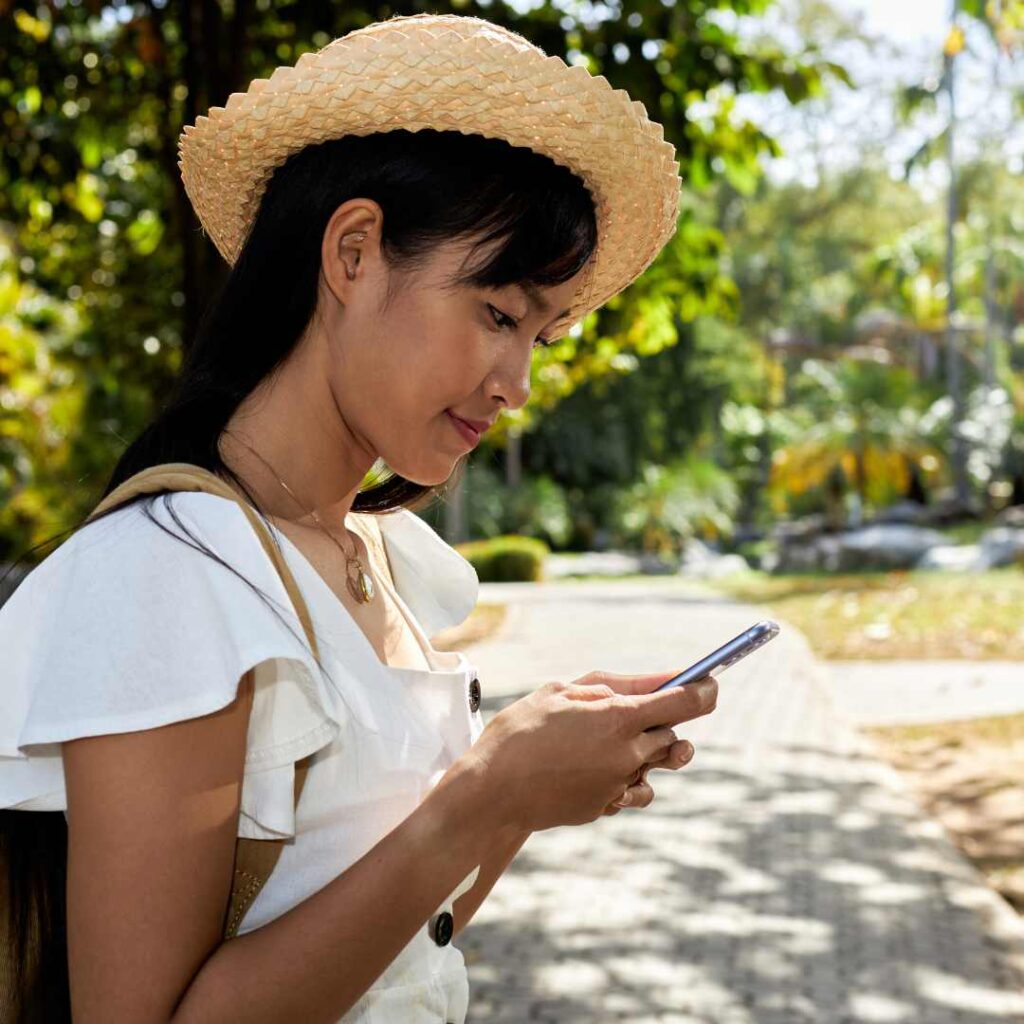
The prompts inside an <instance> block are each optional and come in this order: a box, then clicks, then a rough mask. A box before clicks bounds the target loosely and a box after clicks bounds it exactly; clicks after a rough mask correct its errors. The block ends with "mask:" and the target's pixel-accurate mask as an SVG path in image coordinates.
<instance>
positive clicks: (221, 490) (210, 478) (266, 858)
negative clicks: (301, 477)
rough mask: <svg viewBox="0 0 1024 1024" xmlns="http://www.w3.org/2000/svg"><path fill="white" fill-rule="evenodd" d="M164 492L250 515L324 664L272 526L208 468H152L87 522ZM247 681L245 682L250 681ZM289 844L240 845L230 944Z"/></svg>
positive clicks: (228, 923) (302, 767) (298, 783)
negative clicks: (206, 497) (210, 500)
mask: <svg viewBox="0 0 1024 1024" xmlns="http://www.w3.org/2000/svg"><path fill="white" fill-rule="evenodd" d="M162 491H205V492H206V493H207V494H216V495H219V496H220V497H222V498H229V499H231V500H232V501H234V502H236V503H237V504H238V505H239V506H240V507H241V509H242V511H243V512H244V513H245V517H246V519H248V520H249V524H250V525H251V526H252V528H253V529H254V530H255V531H256V535H257V536H258V537H259V539H260V543H261V544H262V545H263V550H264V551H266V553H267V555H268V556H269V558H270V560H271V562H273V564H274V568H275V569H276V570H277V572H278V574H279V575H280V577H281V581H282V583H284V588H285V590H286V591H287V592H288V597H289V598H290V599H291V602H292V604H293V605H294V606H295V611H296V613H297V614H298V617H299V622H301V623H302V628H303V630H304V631H305V634H306V639H307V640H308V641H309V646H310V648H311V649H312V651H313V654H314V656H316V657H317V658H319V656H320V652H319V649H318V647H317V643H316V634H315V633H314V631H313V621H312V618H311V617H310V614H309V609H308V608H307V607H306V602H305V601H304V600H303V597H302V592H301V591H300V590H299V586H298V584H297V583H296V582H295V577H294V576H293V575H292V572H291V570H290V569H289V568H288V565H287V563H286V562H285V560H284V557H283V556H282V554H281V552H280V550H279V549H278V547H277V545H276V544H275V543H274V540H273V538H272V537H271V535H270V531H269V530H268V529H267V527H266V524H265V523H264V522H263V520H262V519H261V518H260V516H259V514H258V513H257V512H256V510H255V509H254V508H253V506H252V505H251V504H250V503H249V501H248V500H247V499H246V498H243V497H242V495H241V494H240V493H239V492H238V491H237V490H236V489H235V488H234V487H233V486H232V485H231V484H229V483H227V482H226V481H225V480H222V479H221V478H220V477H219V476H217V475H216V474H214V473H211V472H210V471H209V470H208V469H204V468H203V467H202V466H194V465H192V463H190V462H165V463H162V464H161V465H158V466H150V467H148V468H147V469H143V470H141V471H140V472H138V473H136V474H135V475H134V476H131V477H129V478H128V479H127V480H124V481H122V482H121V483H120V484H118V486H117V487H115V488H114V489H113V490H112V491H111V492H110V493H109V494H108V495H106V497H104V498H103V500H102V501H101V502H100V503H99V504H98V505H97V506H96V507H95V508H94V509H93V510H92V511H91V512H90V513H89V515H88V516H87V517H86V522H88V521H89V520H91V519H92V518H93V517H94V516H98V515H100V514H101V513H102V512H104V511H106V510H107V509H108V508H111V507H112V506H114V505H119V504H120V503H121V502H123V501H125V500H126V499H128V498H131V497H134V496H135V495H138V494H152V493H160V492H162ZM253 676H254V670H253V669H250V670H249V671H248V672H247V673H246V674H245V677H250V678H251V677H253ZM245 677H243V678H245ZM312 756H313V755H312V754H310V755H308V756H307V757H304V758H302V760H300V761H296V762H295V804H296V806H297V805H298V802H299V795H300V794H301V792H302V787H303V785H304V784H305V781H306V773H307V771H308V770H309V762H310V760H311V758H312ZM283 844H284V839H249V838H247V837H243V836H239V837H237V838H236V840H235V864H234V873H233V876H232V883H231V898H230V901H229V903H228V908H227V913H226V914H225V918H224V933H223V934H224V938H225V939H231V938H234V937H235V935H236V934H237V933H238V926H239V925H240V924H241V922H242V918H243V917H244V916H245V913H246V911H247V910H248V909H249V907H250V906H252V903H253V901H254V900H255V899H256V897H257V896H258V895H259V892H260V890H261V889H262V888H263V886H264V885H265V884H266V881H267V879H268V878H269V877H270V873H271V872H272V871H273V870H274V865H275V864H277V861H278V858H279V857H280V856H281V849H282V847H283Z"/></svg>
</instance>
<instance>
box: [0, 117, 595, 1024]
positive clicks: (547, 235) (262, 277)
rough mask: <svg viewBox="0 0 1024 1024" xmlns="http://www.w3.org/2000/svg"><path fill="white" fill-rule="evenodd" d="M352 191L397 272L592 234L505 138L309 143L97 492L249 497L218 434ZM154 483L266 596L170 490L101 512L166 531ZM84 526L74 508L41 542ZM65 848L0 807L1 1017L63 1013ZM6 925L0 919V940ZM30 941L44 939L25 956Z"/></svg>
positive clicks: (550, 165) (367, 494)
mask: <svg viewBox="0 0 1024 1024" xmlns="http://www.w3.org/2000/svg"><path fill="white" fill-rule="evenodd" d="M353 197H365V198H368V199H373V200H374V201H375V202H377V203H378V204H379V205H380V207H381V209H382V211H383V214H384V218H383V237H382V247H383V252H384V255H385V258H386V260H387V263H388V266H389V269H391V270H394V271H399V272H401V271H415V270H416V269H417V268H418V267H420V266H422V265H423V264H425V263H426V262H427V261H428V260H429V259H430V258H431V255H432V252H433V250H434V249H435V247H436V246H437V245H438V244H440V243H442V242H445V241H449V240H456V239H461V238H465V239H473V240H474V244H475V245H476V246H483V245H488V244H489V243H495V242H498V243H500V244H499V245H498V246H497V247H496V248H494V249H493V250H492V251H491V255H490V257H489V258H488V259H487V260H486V261H485V262H483V263H482V264H479V265H477V266H476V268H475V269H472V270H470V271H468V272H465V273H464V274H463V275H462V276H461V277H459V278H458V279H457V280H456V281H453V282H452V283H453V284H454V285H470V286H477V287H501V286H503V285H508V284H514V283H516V282H523V281H527V282H531V283H533V284H536V285H539V286H550V285H555V284H561V283H563V282H565V281H567V280H569V278H571V277H573V276H574V275H575V274H577V273H578V272H579V271H580V270H583V269H584V267H585V266H586V265H587V263H588V260H589V259H590V257H591V255H592V254H593V251H594V249H595V248H596V245H597V223H596V218H595V210H594V203H593V200H592V198H591V196H590V194H589V193H588V192H587V190H586V188H585V187H584V185H583V182H582V180H581V179H580V178H579V177H578V176H577V175H575V174H574V173H573V172H571V171H570V170H569V169H567V168H565V167H562V166H560V165H558V164H556V163H554V161H552V160H550V159H548V158H547V157H545V156H542V155H540V154H538V153H535V152H533V151H532V150H530V149H526V148H522V147H514V146H510V145H509V144H508V143H506V142H505V141H503V140H501V139H491V138H484V137H483V136H480V135H464V134H462V133H461V132H457V131H434V130H431V129H424V130H421V131H416V132H411V131H408V130H406V129H398V130H394V131H388V132H380V133H374V134H371V135H364V136H356V135H349V136H345V137H343V138H340V139H332V140H328V141H325V142H321V143H317V144H315V145H310V146H307V147H306V148H304V149H302V150H300V151H298V152H297V153H295V154H293V155H292V156H291V157H290V158H289V159H288V160H286V161H285V162H284V163H283V164H282V165H280V166H279V167H278V168H277V169H276V170H275V172H274V174H273V176H272V177H271V179H270V181H269V182H268V184H267V188H266V191H265V193H264V195H263V197H262V199H261V203H260V207H259V210H258V212H257V215H256V217H255V219H254V222H253V224H252V227H251V230H250V232H249V234H248V236H247V238H246V241H245V244H244V247H243V248H242V251H241V253H240V254H239V257H238V259H237V261H236V263H235V265H234V266H233V268H232V269H231V272H230V274H229V275H228V277H227V279H226V281H225V283H224V285H223V287H222V288H221V290H220V292H219V293H218V295H217V296H216V297H215V299H214V301H213V303H212V304H211V306H210V307H209V308H208V310H207V311H206V313H205V315H204V317H203V319H202V321H201V322H200V325H199V328H198V331H197V335H196V337H195V340H194V343H193V345H192V346H191V348H190V349H189V350H188V352H187V355H186V357H185V359H184V360H183V364H182V369H181V372H180V374H179V376H178V378H177V380H176V382H175V385H174V387H173V390H172V391H171V393H170V395H169V397H168V399H167V400H166V402H165V403H164V404H163V405H162V407H161V408H160V410H159V412H158V414H157V416H156V418H155V419H154V420H153V421H152V422H151V423H150V424H149V426H147V427H146V428H145V430H143V432H142V433H141V434H140V435H139V437H138V438H137V439H136V440H135V441H134V442H133V443H132V444H130V445H129V446H128V448H127V449H126V450H125V451H124V453H123V454H122V455H121V457H120V459H119V460H118V462H117V465H116V466H115V467H114V470H113V472H112V474H111V476H110V479H109V480H108V482H107V484H106V487H105V489H104V491H103V494H102V495H100V497H99V498H97V502H98V501H99V500H100V499H101V498H102V497H105V496H106V495H107V494H109V493H110V492H111V491H112V490H113V489H114V488H115V487H117V486H118V484H120V483H122V482H123V481H124V480H127V479H129V478H130V477H132V476H133V475H135V474H136V473H138V472H140V471H142V470H143V469H146V468H148V467H150V466H155V465H159V464H161V463H165V462H188V463H192V464H194V465H197V466H202V467H203V468H205V469H207V470H210V471H211V472H214V473H216V474H218V475H220V476H222V477H225V478H229V479H230V480H232V481H233V482H234V484H235V485H236V486H237V487H238V488H239V489H240V490H241V491H242V492H243V493H245V494H246V495H248V497H249V500H250V501H251V503H252V504H253V506H254V507H256V508H257V509H259V505H258V503H257V501H256V500H255V499H254V498H253V496H252V494H251V493H250V492H249V490H248V489H247V488H246V487H245V484H244V483H243V482H242V481H241V480H240V479H239V478H238V477H237V476H236V475H235V474H234V473H233V472H232V471H231V469H230V468H229V467H228V466H227V465H225V464H224V462H223V461H222V459H221V458H220V455H219V452H218V439H219V437H220V435H221V432H222V431H223V430H224V428H225V426H226V425H227V423H228V420H229V419H230V418H231V416H232V414H233V413H234V411H235V410H236V409H237V408H238V406H239V405H240V404H241V402H242V401H243V400H244V399H245V398H246V396H247V395H249V394H250V393H251V392H252V391H253V390H254V389H255V388H256V386H257V385H259V384H260V383H261V382H262V381H263V380H264V378H266V377H267V376H268V375H270V374H271V373H273V372H274V371H275V370H276V369H277V368H278V367H279V366H280V365H281V364H282V363H283V362H284V361H285V360H286V359H287V358H288V357H289V355H290V354H291V352H292V350H293V349H294V347H295V346H296V344H297V343H298V341H299V340H300V338H301V336H302V335H303V332H304V331H305V329H306V327H307V325H308V324H309V322H310V320H311V318H312V316H313V313H314V308H315V304H316V297H317V285H318V280H319V272H320V247H321V242H322V239H323V233H324V230H325V229H326V226H327V222H328V220H329V219H330V217H331V215H332V213H333V212H334V211H335V209H337V207H338V206H339V205H340V204H341V203H343V202H344V201H345V200H347V199H350V198H353ZM464 467H465V460H461V461H460V462H459V464H458V465H457V467H456V469H455V471H454V472H453V474H452V475H451V477H449V479H448V480H447V481H446V482H445V483H444V484H440V485H437V486H424V485H420V484H416V483H414V482H412V481H410V480H406V479H404V478H403V477H401V476H398V475H397V474H394V473H386V474H385V475H384V478H383V479H382V480H381V481H380V482H376V481H375V482H374V484H373V486H371V487H369V488H367V489H366V490H362V491H360V492H359V493H358V494H357V496H356V498H355V500H354V502H353V506H352V507H353V510H354V511H357V512H369V513H383V512H388V511H390V510H393V509H396V508H399V507H404V508H409V509H413V510H418V509H420V508H422V507H424V506H426V505H428V504H430V503H432V502H433V501H434V500H436V498H437V497H438V496H439V495H440V494H443V493H444V490H445V488H447V487H448V486H450V485H451V483H452V481H453V480H456V479H458V477H459V476H460V475H461V473H462V472H463V470H464ZM158 497H159V498H161V500H162V501H163V503H164V507H165V509H167V511H168V512H169V513H170V514H171V516H172V518H173V519H174V521H175V523H176V524H177V525H178V526H179V527H180V528H181V529H182V530H183V531H184V533H185V534H187V536H188V537H189V538H191V541H192V545H191V546H193V547H197V548H199V549H200V550H202V551H203V552H204V553H205V554H207V555H208V556H209V557H211V558H213V559H215V560H216V561H218V562H220V564H222V565H225V566H226V567H227V568H228V569H230V570H231V571H232V572H234V573H235V574H236V575H238V576H240V578H242V579H243V580H244V581H245V582H246V583H247V584H248V585H249V586H250V587H252V588H253V589H254V590H256V591H257V593H259V594H260V596H261V597H262V598H263V600H264V602H265V603H268V604H270V602H269V601H268V600H267V595H265V594H263V592H262V591H260V590H259V588H257V587H255V585H254V584H252V583H251V582H250V581H249V580H247V579H245V577H244V576H241V574H239V573H238V572H237V571H236V570H235V569H234V568H232V567H231V566H230V565H228V564H227V563H226V562H224V561H223V560H222V559H221V558H219V557H218V556H217V555H216V554H215V553H214V552H212V551H211V550H210V549H209V548H207V547H205V545H203V544H202V543H201V542H200V541H199V539H198V538H197V537H195V535H194V534H192V533H190V532H189V531H188V529H187V528H186V527H185V526H184V525H183V524H182V522H181V520H180V519H179V518H178V517H177V515H176V514H175V513H174V512H173V510H172V508H171V501H172V498H173V494H172V493H169V492H161V493H160V494H159V495H158V494H148V495H140V496H136V497H135V498H130V499H128V500H127V501H125V502H122V503H121V504H119V505H116V506H114V507H112V508H111V509H109V510H108V511H106V512H104V513H103V514H102V515H100V516H97V517H96V518H97V519H99V518H103V516H104V515H108V514H110V513H112V512H114V511H117V510H119V509H121V508H125V507H127V506H128V505H130V504H132V503H133V502H136V501H137V502H140V503H142V507H143V510H144V512H145V515H146V517H147V518H148V519H150V520H151V521H152V522H154V523H156V525H157V526H159V527H160V529H162V530H164V532H166V533H169V534H171V536H176V535H175V534H174V533H172V531H170V530H167V529H166V527H164V526H163V525H162V524H161V523H160V522H158V521H157V519H156V518H155V517H154V516H153V514H152V504H153V502H154V501H155V500H156V499H157V498H158ZM261 515H262V513H261ZM86 525H87V524H86V523H85V520H82V521H81V522H79V523H78V524H76V525H75V526H73V527H72V528H71V529H70V530H67V531H64V532H63V533H61V534H57V535H56V536H55V537H52V538H50V539H49V540H47V541H44V542H43V544H44V545H45V544H50V543H52V542H53V541H54V540H58V539H61V538H63V537H66V536H67V535H68V534H71V533H74V532H75V531H76V530H78V529H81V528H82V527H83V526H86ZM176 539H178V540H182V538H181V537H178V536H176ZM186 543H187V542H186ZM40 546H43V545H37V547H40ZM31 550H33V551H34V550H35V548H33V549H31ZM26 554H27V553H26ZM22 557H24V555H23V556H22ZM18 561H19V562H20V561H21V559H20V558H19V559H18ZM16 564H18V563H17V562H15V563H14V565H16ZM11 568H13V565H12V566H11ZM8 571H10V569H9V570H8ZM275 612H276V609H275ZM278 614H280V613H278ZM321 667H322V666H321ZM66 860H67V827H66V823H65V820H64V816H63V813H61V812H43V811H36V812H31V813H22V814H19V813H16V812H14V811H0V870H4V871H5V872H6V876H7V890H8V891H7V893H6V896H7V899H6V905H7V907H8V922H7V931H8V935H9V942H8V949H7V954H8V956H9V957H10V962H11V965H12V967H11V969H12V973H13V975H14V981H13V985H8V988H9V990H10V991H11V992H13V994H14V997H15V998H16V999H17V1000H18V1006H17V1007H14V1008H11V1009H10V1011H9V1012H10V1014H11V1019H18V1020H23V1021H29V1020H31V1021H58V1020H59V1021H66V1020H69V1019H70V1000H69V995H68V977H67V948H66V905H65V898H64V897H65V893H64V886H65V878H66ZM2 936H3V933H2V932H0V941H3V937H2ZM30 943H31V945H32V947H33V948H35V949H36V950H37V951H38V953H37V955H36V956H34V957H31V960H30ZM3 1009H4V1007H2V1006H0V1010H3ZM4 1019H5V1020H6V1019H7V1016H6V1015H5V1017H4Z"/></svg>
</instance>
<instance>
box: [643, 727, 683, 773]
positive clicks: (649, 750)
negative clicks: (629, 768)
mask: <svg viewBox="0 0 1024 1024" xmlns="http://www.w3.org/2000/svg"><path fill="white" fill-rule="evenodd" d="M676 741H677V740H676V734H675V733H674V732H673V731H672V730H671V729H670V728H669V727H668V726H667V725H663V726H658V727H657V728H654V729H650V730H648V731H646V732H642V733H640V735H639V736H637V738H636V746H635V752H636V757H637V760H638V761H642V762H646V763H649V764H653V763H654V762H655V761H660V760H661V759H662V758H663V757H664V756H665V755H666V754H668V752H669V751H670V750H671V749H672V744H674V743H675V742H676Z"/></svg>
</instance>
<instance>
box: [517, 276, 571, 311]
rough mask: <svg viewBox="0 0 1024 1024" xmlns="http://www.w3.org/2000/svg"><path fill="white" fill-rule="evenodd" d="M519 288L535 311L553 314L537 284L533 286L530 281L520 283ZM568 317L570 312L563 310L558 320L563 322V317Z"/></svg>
mask: <svg viewBox="0 0 1024 1024" xmlns="http://www.w3.org/2000/svg"><path fill="white" fill-rule="evenodd" d="M519 287H520V288H521V289H522V291H523V294H524V295H525V296H526V298H527V300H528V301H529V303H530V305H531V306H533V308H534V309H536V310H537V311H538V312H540V313H550V312H551V306H550V304H549V303H548V302H547V301H546V300H545V299H544V297H543V296H542V295H541V293H540V289H539V288H538V287H537V286H536V285H535V284H532V283H531V282H530V281H520V282H519ZM568 315H569V310H568V309H563V310H562V312H561V313H559V314H558V319H559V320H561V319H562V318H563V317H566V316H568Z"/></svg>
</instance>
